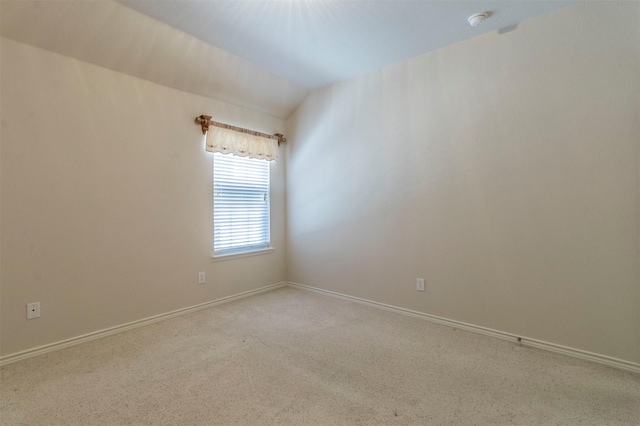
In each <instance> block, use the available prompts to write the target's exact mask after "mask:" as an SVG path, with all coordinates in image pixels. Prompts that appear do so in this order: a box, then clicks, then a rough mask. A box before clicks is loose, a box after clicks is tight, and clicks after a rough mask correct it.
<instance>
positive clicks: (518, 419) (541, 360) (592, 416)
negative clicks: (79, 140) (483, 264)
mask: <svg viewBox="0 0 640 426" xmlns="http://www.w3.org/2000/svg"><path fill="white" fill-rule="evenodd" d="M1 374H2V382H1V384H0V386H1V387H0V390H1V392H2V393H1V394H0V396H1V402H0V409H1V413H2V424H3V425H217V424H229V425H271V424H285V425H308V424H314V425H396V424H397V425H598V426H603V425H638V424H640V376H639V375H636V374H632V373H628V372H624V371H620V370H616V369H614V368H609V367H605V366H602V365H598V364H593V363H590V362H586V361H581V360H578V359H574V358H570V357H566V356H563V355H558V354H554V353H549V352H545V351H540V350H535V349H530V348H524V347H519V346H517V345H515V344H512V343H509V342H506V341H502V340H498V339H493V338H490V337H486V336H481V335H477V334H473V333H469V332H465V331H461V330H455V329H452V328H449V327H445V326H440V325H437V324H432V323H429V322H427V321H424V320H420V319H417V318H411V317H406V316H402V315H399V314H396V313H392V312H386V311H382V310H378V309H375V308H371V307H367V306H364V305H360V304H356V303H352V302H348V301H344V300H339V299H335V298H330V297H327V296H323V295H319V294H316V293H312V292H308V291H304V290H297V289H292V288H282V289H278V290H275V291H271V292H268V293H264V294H261V295H257V296H254V297H250V298H247V299H243V300H239V301H235V302H231V303H227V304H224V305H219V306H216V307H213V308H209V309H206V310H202V311H199V312H196V313H193V314H190V315H186V316H182V317H178V318H173V319H170V320H167V321H163V322H160V323H156V324H153V325H150V326H147V327H143V328H139V329H136V330H132V331H129V332H125V333H121V334H118V335H114V336H111V337H107V338H103V339H100V340H95V341H92V342H88V343H84V344H82V345H78V346H74V347H71V348H67V349H64V350H60V351H56V352H52V353H49V354H45V355H42V356H39V357H35V358H31V359H27V360H24V361H21V362H17V363H14V364H9V365H7V366H5V367H3V368H2V369H1Z"/></svg>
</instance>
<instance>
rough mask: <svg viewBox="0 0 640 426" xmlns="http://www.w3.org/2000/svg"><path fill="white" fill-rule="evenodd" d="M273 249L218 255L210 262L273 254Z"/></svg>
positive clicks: (212, 257)
mask: <svg viewBox="0 0 640 426" xmlns="http://www.w3.org/2000/svg"><path fill="white" fill-rule="evenodd" d="M274 251H275V248H273V247H268V248H263V249H258V250H252V251H244V252H242V253H230V254H218V255H213V256H211V262H222V261H223V260H233V259H238V258H241V257H249V256H260V255H262V254H269V253H273V252H274Z"/></svg>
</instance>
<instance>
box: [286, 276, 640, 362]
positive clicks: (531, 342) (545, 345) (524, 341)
mask: <svg viewBox="0 0 640 426" xmlns="http://www.w3.org/2000/svg"><path fill="white" fill-rule="evenodd" d="M288 285H289V286H290V287H293V288H299V289H303V290H308V291H313V292H315V293H320V294H324V295H327V296H331V297H336V298H338V299H343V300H349V301H352V302H356V303H360V304H363V305H367V306H372V307H374V308H378V309H384V310H386V311H391V312H396V313H399V314H402V315H408V316H412V317H415V318H421V319H424V320H427V321H431V322H435V323H438V324H443V325H446V326H449V327H455V328H459V329H462V330H467V331H472V332H474V333H479V334H484V335H487V336H491V337H497V338H498V339H503V340H508V341H511V342H514V343H520V344H521V345H522V346H530V347H532V348H538V349H544V350H548V351H551V352H556V353H561V354H564V355H569V356H572V357H575V358H580V359H584V360H588V361H593V362H597V363H599V364H604V365H608V366H610V367H616V368H620V369H622V370H627V371H632V372H634V373H640V364H637V363H635V362H631V361H625V360H623V359H618V358H613V357H610V356H606V355H600V354H596V353H593V352H588V351H584V350H581V349H575V348H570V347H567V346H562V345H557V344H555V343H549V342H545V341H542V340H537V339H530V338H528V337H524V336H517V335H515V334H511V333H506V332H503V331H499V330H493V329H490V328H486V327H481V326H479V325H473V324H468V323H464V322H461V321H456V320H452V319H448V318H443V317H439V316H436V315H430V314H425V313H423V312H418V311H412V310H410V309H405V308H399V307H397V306H392V305H387V304H384V303H379V302H374V301H372V300H367V299H361V298H359V297H354V296H349V295H346V294H342V293H337V292H335V291H330V290H324V289H321V288H317V287H311V286H308V285H304V284H298V283H294V282H291V281H289V282H288Z"/></svg>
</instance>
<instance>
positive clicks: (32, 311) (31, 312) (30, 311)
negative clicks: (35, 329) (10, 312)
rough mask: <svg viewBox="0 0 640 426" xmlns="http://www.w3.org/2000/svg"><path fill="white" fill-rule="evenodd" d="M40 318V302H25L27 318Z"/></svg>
mask: <svg viewBox="0 0 640 426" xmlns="http://www.w3.org/2000/svg"><path fill="white" fill-rule="evenodd" d="M34 318H40V302H33V303H27V319H28V320H30V319H34Z"/></svg>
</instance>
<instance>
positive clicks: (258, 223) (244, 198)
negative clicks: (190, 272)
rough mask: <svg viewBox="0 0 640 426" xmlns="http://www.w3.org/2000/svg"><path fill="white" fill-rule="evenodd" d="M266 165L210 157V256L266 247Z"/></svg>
mask: <svg viewBox="0 0 640 426" xmlns="http://www.w3.org/2000/svg"><path fill="white" fill-rule="evenodd" d="M269 222H270V221H269V162H268V161H266V160H260V159H255V158H245V157H238V156H235V155H231V154H221V153H219V152H216V153H214V154H213V255H214V256H224V255H230V254H240V253H248V252H253V251H259V250H264V249H268V248H269V243H270V232H269Z"/></svg>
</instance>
